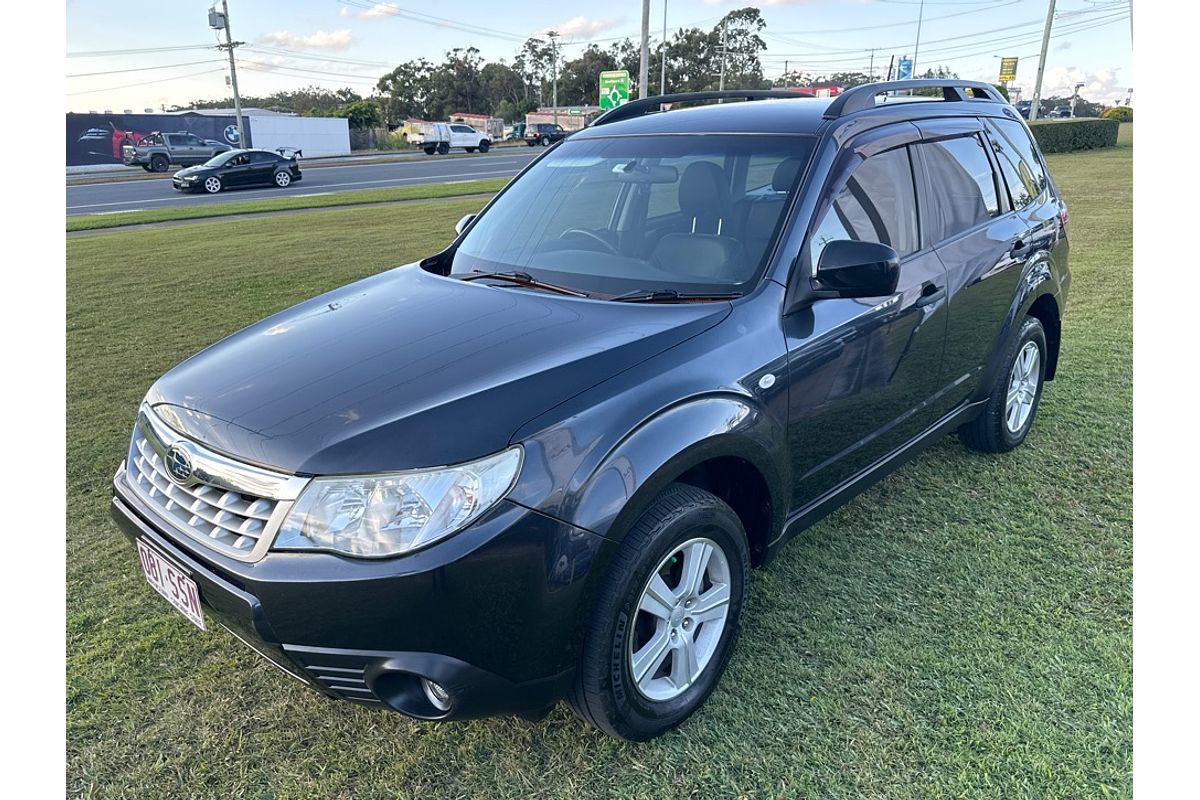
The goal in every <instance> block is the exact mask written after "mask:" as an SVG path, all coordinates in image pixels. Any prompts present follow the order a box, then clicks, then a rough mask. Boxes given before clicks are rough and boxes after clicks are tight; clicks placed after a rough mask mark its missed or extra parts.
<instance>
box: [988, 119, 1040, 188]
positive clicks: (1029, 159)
mask: <svg viewBox="0 0 1200 800" xmlns="http://www.w3.org/2000/svg"><path fill="white" fill-rule="evenodd" d="M987 122H988V125H989V126H990V127H991V128H992V131H991V134H990V135H991V139H992V149H993V150H995V151H996V160H997V161H998V162H999V164H1000V171H1001V172H1002V173H1003V174H1004V182H1005V183H1006V184H1007V185H1008V194H1009V197H1011V198H1012V203H1013V207H1014V208H1025V207H1026V206H1028V205H1030V204H1032V203H1034V202H1036V201H1039V200H1042V199H1044V195H1045V193H1046V190H1047V189H1048V188H1049V185H1050V181H1049V180H1048V179H1047V178H1046V170H1045V169H1043V168H1042V162H1041V159H1039V158H1038V156H1037V152H1036V151H1035V150H1034V145H1033V140H1032V139H1030V138H1029V134H1028V133H1026V132H1025V127H1024V126H1023V125H1021V124H1020V123H1019V122H1014V121H1012V120H1005V119H989V120H988V121H987Z"/></svg>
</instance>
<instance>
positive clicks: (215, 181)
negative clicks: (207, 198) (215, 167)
mask: <svg viewBox="0 0 1200 800" xmlns="http://www.w3.org/2000/svg"><path fill="white" fill-rule="evenodd" d="M204 191H206V192H208V193H209V194H216V193H217V192H219V191H221V179H220V178H218V177H216V176H215V175H214V176H213V177H211V178H207V179H205V181H204Z"/></svg>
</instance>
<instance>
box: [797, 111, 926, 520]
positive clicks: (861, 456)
mask: <svg viewBox="0 0 1200 800" xmlns="http://www.w3.org/2000/svg"><path fill="white" fill-rule="evenodd" d="M918 136H919V133H918V131H917V130H916V129H915V128H914V127H913V126H912V125H908V124H904V125H902V126H893V127H891V128H887V129H883V130H880V131H874V132H871V133H869V134H865V135H864V136H863V137H859V139H858V140H855V142H854V143H853V145H852V147H851V148H850V149H848V150H844V151H843V152H842V153H841V155H840V156H839V159H838V160H837V161H835V163H834V167H833V170H832V171H831V173H830V174H831V176H832V177H831V181H830V184H829V185H827V186H826V189H825V191H824V192H823V202H822V203H821V204H818V208H817V214H816V219H817V220H818V222H817V224H816V225H815V226H814V228H813V229H812V230H811V231H810V233H809V236H808V239H807V241H806V243H805V245H804V247H805V248H806V251H805V252H803V253H802V254H801V259H800V261H799V264H800V266H799V269H800V270H801V271H802V274H801V276H799V279H801V280H811V276H812V275H813V272H812V270H813V265H815V264H817V263H818V261H819V258H820V254H821V251H822V250H823V249H824V247H825V245H826V244H827V243H828V242H830V241H834V240H838V239H853V240H862V241H872V242H880V243H882V244H887V245H889V246H891V247H892V248H894V249H895V250H896V251H897V252H898V253H899V254H900V256H901V262H900V281H899V284H898V286H897V288H896V293H895V294H893V295H890V296H886V297H872V298H856V299H847V298H833V299H823V300H816V301H815V302H813V303H812V304H811V305H810V306H808V307H807V308H804V309H803V310H801V311H799V312H797V313H793V314H791V315H789V316H788V317H786V318H785V319H784V332H785V334H786V337H787V345H788V352H789V356H788V359H789V364H788V372H789V382H790V385H789V446H790V449H791V452H792V463H793V476H794V479H793V498H792V500H793V508H803V507H804V506H806V505H808V504H809V503H811V502H813V501H814V500H816V499H818V498H820V497H821V496H822V495H824V494H825V493H827V492H829V491H830V490H832V489H835V488H837V487H838V486H839V485H842V484H843V483H845V482H846V481H848V480H849V479H851V478H853V477H854V476H855V475H856V474H857V473H859V472H861V471H862V470H864V469H865V468H867V467H869V466H871V465H872V464H873V463H875V462H877V461H879V460H880V459H882V458H883V457H884V456H886V455H887V454H889V453H891V452H892V451H894V450H896V449H898V448H900V447H901V446H902V445H903V444H905V443H906V442H908V441H910V440H912V439H913V438H915V437H917V436H918V435H919V434H920V433H922V432H923V431H924V430H925V429H926V428H927V427H929V425H930V424H931V422H932V416H931V411H930V408H929V401H930V398H932V397H933V396H934V395H935V394H936V393H937V392H938V390H939V388H940V382H939V378H940V375H941V368H942V364H941V362H942V351H943V347H944V345H945V336H946V318H947V315H946V310H945V309H946V300H945V285H946V284H945V281H946V278H945V270H944V269H943V268H942V265H941V262H940V261H939V260H938V258H937V255H936V254H935V253H934V252H933V251H932V250H931V249H929V248H927V247H923V246H922V240H921V232H920V227H919V224H918V203H917V196H916V190H915V186H914V177H913V160H912V159H913V157H912V153H911V149H912V146H911V143H912V142H915V140H916V139H917V137H918ZM860 140H861V141H860ZM795 278H796V276H793V279H795Z"/></svg>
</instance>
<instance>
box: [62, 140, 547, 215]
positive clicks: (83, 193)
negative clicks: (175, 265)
mask: <svg viewBox="0 0 1200 800" xmlns="http://www.w3.org/2000/svg"><path fill="white" fill-rule="evenodd" d="M541 152H542V149H541V148H540V147H536V148H526V147H521V148H513V149H512V150H511V151H510V152H497V151H492V152H491V153H488V154H487V155H465V156H457V157H451V158H438V157H436V156H434V157H430V158H427V159H412V160H405V161H397V162H395V163H388V164H340V165H336V166H328V167H309V168H307V169H306V168H305V165H304V162H303V160H302V161H301V162H300V168H301V170H303V172H304V179H303V180H301V181H300V182H299V183H295V184H292V185H291V186H289V187H288V188H286V189H280V188H278V187H263V188H248V189H227V190H225V191H223V192H221V193H220V194H216V195H208V194H185V193H183V192H177V191H175V190H174V189H173V188H172V187H171V178H170V173H168V174H167V177H164V178H162V179H161V180H157V179H156V180H139V181H114V182H112V183H92V184H80V185H75V186H67V216H73V215H77V214H103V213H117V212H122V211H140V210H143V209H148V208H170V207H172V206H188V205H196V204H205V205H207V204H211V203H227V202H230V201H235V200H254V199H262V198H268V197H287V196H296V195H311V194H335V193H339V192H354V191H361V190H363V189H379V188H382V187H387V186H414V185H420V184H430V183H450V182H454V181H472V180H481V179H484V178H503V177H508V176H512V175H516V174H517V173H518V172H519V171H520V170H521V169H522V168H523V167H524V166H525V165H526V164H528V163H529V162H530V161H531V160H532V159H533V158H534V156H537V155H539V154H540V153H541Z"/></svg>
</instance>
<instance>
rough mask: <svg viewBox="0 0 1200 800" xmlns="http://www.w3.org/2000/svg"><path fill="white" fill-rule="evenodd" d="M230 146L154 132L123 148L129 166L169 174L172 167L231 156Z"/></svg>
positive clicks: (191, 137)
mask: <svg viewBox="0 0 1200 800" xmlns="http://www.w3.org/2000/svg"><path fill="white" fill-rule="evenodd" d="M231 149H232V148H230V146H229V145H227V144H222V143H221V142H216V141H213V140H212V139H201V138H200V137H199V136H196V135H195V134H192V133H188V132H187V131H180V132H179V133H159V132H155V133H151V134H148V135H146V136H144V137H142V138H141V139H139V140H138V141H137V143H136V144H126V145H124V146H123V147H122V148H121V152H122V155H123V159H124V161H125V166H127V167H141V168H142V169H144V170H146V171H147V172H166V171H167V168H168V167H169V166H170V165H172V164H178V165H180V166H190V165H193V164H203V163H204V162H206V161H208V160H209V159H210V158H212V157H213V156H215V155H217V154H218V153H227V152H229V151H230V150H231Z"/></svg>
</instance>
